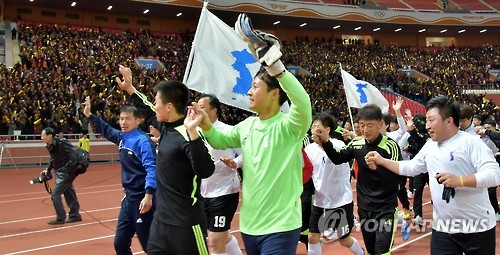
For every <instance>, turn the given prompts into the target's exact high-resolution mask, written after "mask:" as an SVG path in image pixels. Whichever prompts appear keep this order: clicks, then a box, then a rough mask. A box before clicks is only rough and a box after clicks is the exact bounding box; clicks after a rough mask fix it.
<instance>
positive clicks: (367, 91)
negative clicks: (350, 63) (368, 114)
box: [340, 69, 389, 113]
mask: <svg viewBox="0 0 500 255" xmlns="http://www.w3.org/2000/svg"><path fill="white" fill-rule="evenodd" d="M340 71H341V72H342V80H343V83H344V89H345V93H346V97H347V104H348V106H349V107H354V108H361V107H363V106H365V105H367V104H375V105H377V106H378V107H380V109H382V112H383V113H387V112H389V102H388V101H387V99H385V97H384V95H382V93H381V92H380V90H378V89H377V88H376V87H375V86H373V85H372V84H370V83H368V82H366V81H360V80H358V79H356V78H354V76H352V75H351V74H350V73H348V72H346V71H344V70H343V69H340Z"/></svg>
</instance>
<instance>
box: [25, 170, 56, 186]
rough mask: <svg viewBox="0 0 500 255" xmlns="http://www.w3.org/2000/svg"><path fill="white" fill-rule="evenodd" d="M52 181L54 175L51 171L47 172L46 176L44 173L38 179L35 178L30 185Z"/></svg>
mask: <svg viewBox="0 0 500 255" xmlns="http://www.w3.org/2000/svg"><path fill="white" fill-rule="evenodd" d="M50 179H52V174H51V173H50V171H47V173H46V174H45V173H44V172H42V173H41V175H40V176H39V177H37V178H34V179H33V180H31V181H30V184H35V183H44V182H46V181H48V180H50Z"/></svg>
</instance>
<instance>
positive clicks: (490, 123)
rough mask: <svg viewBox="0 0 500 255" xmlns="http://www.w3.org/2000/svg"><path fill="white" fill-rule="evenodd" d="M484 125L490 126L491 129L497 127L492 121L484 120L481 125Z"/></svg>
mask: <svg viewBox="0 0 500 255" xmlns="http://www.w3.org/2000/svg"><path fill="white" fill-rule="evenodd" d="M486 124H488V125H491V126H493V127H496V126H497V123H496V122H495V121H494V120H492V119H487V120H485V121H484V123H483V125H486Z"/></svg>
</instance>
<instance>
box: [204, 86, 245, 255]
mask: <svg viewBox="0 0 500 255" xmlns="http://www.w3.org/2000/svg"><path fill="white" fill-rule="evenodd" d="M198 105H199V106H200V107H201V108H202V109H203V110H204V111H205V112H206V113H207V115H208V118H209V119H210V122H211V123H212V125H213V126H214V127H215V128H216V129H218V130H225V129H227V128H229V127H231V126H229V125H227V124H225V123H223V122H221V121H219V120H218V118H217V116H218V114H220V112H221V109H220V105H221V103H220V101H219V99H218V98H217V97H216V96H215V95H212V94H202V95H201V96H200V99H199V100H198ZM207 147H208V150H209V152H210V154H212V157H213V158H214V162H215V171H214V173H213V174H212V176H210V177H208V178H206V179H202V180H201V186H200V192H201V195H202V196H203V198H204V202H205V213H206V215H207V223H208V248H209V250H210V253H211V254H214V255H215V254H219V255H222V254H228V255H241V254H242V253H241V249H240V247H239V246H238V241H237V240H236V238H235V237H234V236H233V235H231V233H230V232H229V229H230V228H231V221H232V220H233V216H234V213H235V212H236V209H237V208H238V201H239V194H240V193H239V192H240V179H239V177H238V171H236V168H238V167H241V165H242V164H241V163H242V160H243V158H242V155H241V150H240V149H225V150H215V149H213V148H212V147H211V146H210V145H208V144H207Z"/></svg>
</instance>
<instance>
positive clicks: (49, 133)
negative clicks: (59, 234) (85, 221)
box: [41, 127, 82, 225]
mask: <svg viewBox="0 0 500 255" xmlns="http://www.w3.org/2000/svg"><path fill="white" fill-rule="evenodd" d="M42 141H43V142H44V143H45V144H46V147H47V150H48V151H49V153H50V162H49V164H48V166H47V168H46V169H45V170H43V171H42V173H41V175H47V173H48V172H49V171H50V170H52V169H53V168H54V169H55V170H54V171H55V176H56V186H55V187H54V189H53V190H52V194H51V199H52V203H53V204H54V209H55V210H56V215H57V217H56V219H54V220H51V221H49V222H48V224H49V225H58V224H64V223H65V222H67V223H70V222H78V221H82V216H81V215H80V213H79V212H78V210H79V209H80V204H79V203H78V199H77V197H76V192H75V188H74V187H73V181H74V180H75V178H76V176H77V174H76V159H75V157H76V155H75V150H74V149H73V145H72V144H71V143H70V142H69V141H68V140H66V139H65V138H60V137H59V136H57V135H55V131H54V129H53V128H50V127H48V128H45V129H43V131H42ZM62 194H64V199H65V200H66V204H67V205H68V207H69V208H70V211H69V218H68V220H66V211H65V210H64V206H63V203H62V198H61V195H62Z"/></svg>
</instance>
